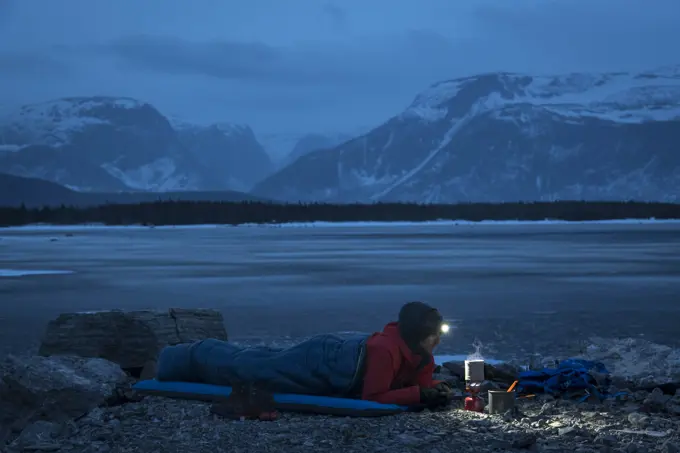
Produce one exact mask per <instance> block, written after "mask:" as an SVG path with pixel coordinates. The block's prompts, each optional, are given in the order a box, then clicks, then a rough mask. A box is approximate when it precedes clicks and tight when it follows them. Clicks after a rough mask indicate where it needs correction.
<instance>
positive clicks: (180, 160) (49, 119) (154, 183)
mask: <svg viewBox="0 0 680 453" xmlns="http://www.w3.org/2000/svg"><path fill="white" fill-rule="evenodd" d="M271 170H272V163H271V160H270V159H269V156H268V155H267V153H266V152H265V151H264V149H263V148H262V146H261V145H260V144H259V143H258V142H257V140H256V138H255V135H254V133H253V131H252V130H251V129H250V128H249V127H248V126H238V125H231V124H211V125H204V126H198V125H191V124H187V123H182V122H179V121H176V120H173V122H171V121H170V120H169V119H168V118H166V117H165V116H164V115H162V114H161V113H160V112H159V111H158V110H157V109H156V108H154V107H153V106H152V105H150V104H148V103H144V102H141V101H138V100H135V99H130V98H119V97H103V96H100V97H79V98H78V97H76V98H63V99H58V100H54V101H49V102H44V103H39V104H32V105H26V106H23V107H22V108H21V109H19V111H18V112H15V113H13V114H12V115H10V116H9V117H8V118H6V119H5V120H4V121H0V172H5V173H10V174H14V175H18V176H25V177H34V178H41V179H45V180H49V181H53V182H56V183H59V184H61V185H64V186H66V187H69V188H72V189H74V190H77V191H85V192H87V191H108V192H116V191H129V190H137V191H156V192H165V191H188V190H235V189H236V190H247V189H249V188H250V187H251V186H252V185H253V184H254V183H255V182H257V181H258V180H259V179H262V178H263V177H264V176H266V175H267V174H268V173H269V172H271Z"/></svg>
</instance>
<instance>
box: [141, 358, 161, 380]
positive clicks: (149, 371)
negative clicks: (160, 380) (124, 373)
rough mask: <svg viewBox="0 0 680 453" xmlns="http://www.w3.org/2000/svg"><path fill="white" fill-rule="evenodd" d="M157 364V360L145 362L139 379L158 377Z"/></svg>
mask: <svg viewBox="0 0 680 453" xmlns="http://www.w3.org/2000/svg"><path fill="white" fill-rule="evenodd" d="M156 366H157V362H156V361H155V360H149V361H148V362H146V363H145V364H144V367H143V368H142V372H141V373H140V374H139V379H140V380H142V381H146V380H149V379H155V378H156Z"/></svg>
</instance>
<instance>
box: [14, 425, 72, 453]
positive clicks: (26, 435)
mask: <svg viewBox="0 0 680 453" xmlns="http://www.w3.org/2000/svg"><path fill="white" fill-rule="evenodd" d="M62 431H63V425H61V424H59V423H54V422H48V421H45V420H38V421H35V422H33V423H31V424H29V425H28V426H26V427H25V428H24V429H23V431H21V434H20V435H19V437H18V438H17V439H16V440H15V441H14V442H13V445H15V446H19V447H21V448H24V449H26V448H30V447H34V446H38V445H45V444H51V443H52V440H53V439H54V438H56V437H58V436H59V434H61V432H62Z"/></svg>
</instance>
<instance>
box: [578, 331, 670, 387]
mask: <svg viewBox="0 0 680 453" xmlns="http://www.w3.org/2000/svg"><path fill="white" fill-rule="evenodd" d="M591 342H592V344H591V345H590V346H589V347H588V348H587V351H586V353H585V355H584V358H586V359H589V360H595V361H598V362H602V363H603V364H604V365H605V366H606V367H607V369H608V370H609V371H610V372H611V374H612V379H613V381H614V382H615V383H616V385H617V386H618V387H628V386H629V387H631V388H633V389H635V388H638V389H641V388H652V389H653V388H654V387H659V386H667V385H669V384H672V383H677V382H680V349H675V348H672V347H670V346H665V345H660V344H656V343H652V342H650V341H647V340H643V339H639V338H625V339H606V338H591Z"/></svg>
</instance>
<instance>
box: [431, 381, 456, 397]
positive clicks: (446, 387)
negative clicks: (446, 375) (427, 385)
mask: <svg viewBox="0 0 680 453" xmlns="http://www.w3.org/2000/svg"><path fill="white" fill-rule="evenodd" d="M434 388H435V389H437V390H439V391H440V392H442V393H446V394H451V393H452V392H453V386H452V385H451V384H449V383H448V382H443V381H442V382H440V383H439V384H437V385H435V386H434Z"/></svg>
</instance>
